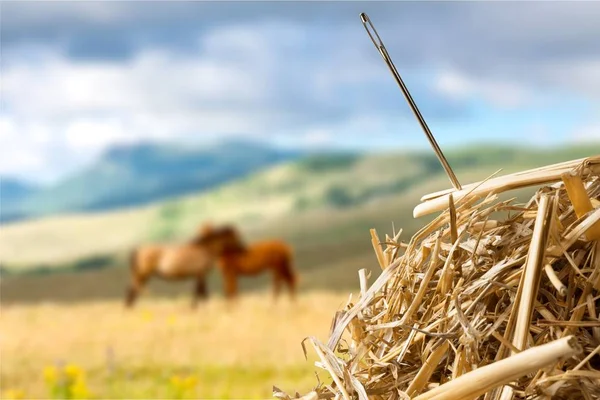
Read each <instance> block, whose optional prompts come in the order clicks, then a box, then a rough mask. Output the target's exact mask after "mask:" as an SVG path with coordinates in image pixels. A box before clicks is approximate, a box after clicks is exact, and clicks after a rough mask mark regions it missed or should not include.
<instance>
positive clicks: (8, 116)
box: [0, 24, 385, 179]
mask: <svg viewBox="0 0 600 400" xmlns="http://www.w3.org/2000/svg"><path fill="white" fill-rule="evenodd" d="M304 41H306V37H305V35H304V34H303V33H302V31H301V30H300V29H299V28H297V27H294V26H286V27H281V26H278V25H268V24H267V25H262V26H259V27H258V26H234V27H229V28H220V29H217V30H215V31H212V32H211V33H209V34H207V35H205V36H203V37H201V38H200V39H199V41H198V44H197V48H195V49H193V51H190V52H188V53H185V54H183V53H180V52H177V51H175V50H168V49H164V48H163V49H158V48H154V49H151V50H144V51H141V52H139V53H137V55H136V56H135V57H133V58H130V59H128V60H124V61H123V60H122V61H110V60H109V61H102V60H100V61H98V60H96V61H75V60H72V59H70V58H68V57H66V56H64V55H61V54H60V53H59V52H57V51H49V50H43V51H41V52H39V53H36V54H34V55H35V57H31V55H32V54H31V53H28V54H25V53H23V54H20V53H18V52H17V53H11V56H12V57H11V60H10V61H11V62H10V64H9V66H8V67H7V68H6V69H5V70H4V71H3V76H2V81H3V82H2V83H3V87H2V97H3V102H4V103H5V104H6V105H7V107H5V111H4V112H3V114H2V119H3V121H4V122H3V123H4V124H5V125H9V126H10V130H11V132H10V133H9V134H3V136H2V137H1V139H2V142H3V147H4V148H6V152H8V153H13V154H14V152H15V151H18V153H20V154H22V158H21V160H23V161H17V160H16V159H15V158H14V157H7V158H5V159H4V160H2V161H0V163H1V165H0V171H1V172H2V173H11V174H12V173H17V174H19V175H27V176H30V175H32V174H33V175H36V177H37V176H42V175H43V176H44V177H50V178H51V177H52V176H58V175H60V174H63V173H64V172H65V171H66V170H68V169H70V168H73V166H76V165H79V164H81V163H83V162H89V159H90V158H91V157H95V156H97V155H98V154H99V153H100V152H101V151H103V150H104V149H105V148H106V147H107V146H110V145H111V144H115V143H131V142H134V141H138V140H141V139H185V140H192V141H194V140H203V139H214V138H216V137H222V136H223V135H240V134H241V135H249V136H253V137H263V138H268V137H269V135H277V134H281V133H282V132H284V131H292V130H293V131H296V132H299V133H301V132H306V131H307V130H310V129H313V127H314V126H322V125H323V122H324V121H323V120H327V119H335V118H344V116H342V115H333V114H335V113H336V112H337V113H338V114H339V107H340V105H339V103H340V99H338V98H336V96H335V90H337V89H338V88H340V87H343V86H344V85H347V84H357V83H358V84H360V82H361V81H367V80H369V79H371V80H372V79H373V75H372V74H365V75H364V76H362V75H361V74H359V73H358V70H360V69H361V65H358V64H356V65H355V66H354V67H349V68H347V69H346V71H345V72H343V73H340V71H339V70H338V69H337V68H335V67H332V65H331V64H332V63H334V64H335V60H334V59H333V58H335V55H334V54H326V57H316V58H302V57H304V56H300V58H299V59H300V60H302V61H303V62H304V63H305V64H297V63H294V62H293V60H291V59H290V57H295V56H297V54H296V53H294V47H293V46H291V45H292V44H294V43H295V44H296V45H299V44H302V43H303V42H304ZM290 46H291V47H290ZM332 57H333V58H332ZM32 60H34V61H32ZM338 62H339V60H338ZM282 65H287V67H282ZM383 78H384V79H385V76H384V77H383ZM323 82H328V84H327V85H328V86H327V88H326V90H322V89H323ZM325 92H326V93H325ZM342 100H344V101H348V100H350V101H352V99H351V98H346V99H342ZM329 109H331V110H332V111H331V112H329V111H328V110H329ZM319 119H321V120H319ZM325 123H328V121H325ZM40 127H43V129H41V130H40ZM305 139H306V140H307V141H308V142H319V141H324V140H325V139H326V138H325V136H324V135H323V134H322V133H320V134H318V135H317V134H315V133H314V132H313V133H311V134H309V135H307V136H306V137H305ZM57 154H60V157H59V158H58V159H59V160H60V162H59V163H58V164H57V163H56V160H57ZM24 160H29V161H28V162H27V165H26V167H27V168H25V165H24V163H25V161H24ZM34 161H35V162H34ZM36 168H37V170H36ZM50 178H48V179H50Z"/></svg>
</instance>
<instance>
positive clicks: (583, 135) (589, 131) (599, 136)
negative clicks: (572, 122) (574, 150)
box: [572, 122, 600, 143]
mask: <svg viewBox="0 0 600 400" xmlns="http://www.w3.org/2000/svg"><path fill="white" fill-rule="evenodd" d="M572 137H573V140H574V141H576V142H584V143H585V142H592V141H594V142H595V141H599V140H600V122H597V123H590V124H589V125H583V126H579V127H577V128H576V129H575V130H574V131H573V133H572Z"/></svg>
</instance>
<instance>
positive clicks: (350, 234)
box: [0, 1, 600, 398]
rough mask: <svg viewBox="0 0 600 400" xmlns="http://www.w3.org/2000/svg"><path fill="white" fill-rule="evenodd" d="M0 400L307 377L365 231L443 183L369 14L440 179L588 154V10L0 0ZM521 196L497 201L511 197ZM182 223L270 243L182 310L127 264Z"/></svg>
mask: <svg viewBox="0 0 600 400" xmlns="http://www.w3.org/2000/svg"><path fill="white" fill-rule="evenodd" d="M0 7H1V8H0V17H1V21H0V22H1V24H0V25H1V26H0V33H1V42H0V44H1V55H2V57H1V83H2V85H1V111H0V139H1V146H0V174H1V180H0V200H1V204H0V206H1V207H0V222H1V229H0V262H1V266H0V268H1V272H2V277H1V283H0V290H1V294H0V295H1V301H2V315H1V317H0V321H1V324H2V333H3V334H2V338H1V342H0V346H1V347H0V350H1V351H2V365H1V386H2V396H3V398H61V397H65V396H70V397H80V398H182V397H187V398H269V397H270V395H271V388H272V385H273V384H275V385H276V386H278V387H280V388H281V389H284V390H286V391H288V392H292V393H293V392H294V391H296V390H298V391H299V392H301V393H302V392H306V391H308V390H310V389H311V388H312V387H313V386H314V385H316V383H317V381H316V379H315V377H314V374H313V372H312V371H313V369H314V368H313V367H312V364H311V362H310V361H311V360H312V358H311V357H312V356H309V361H305V359H304V355H303V353H302V349H301V346H300V342H301V341H302V339H303V338H304V337H306V336H308V335H314V336H317V337H318V338H320V339H325V338H326V336H327V333H328V329H329V326H330V322H331V319H332V317H333V315H334V313H335V311H336V310H338V309H339V308H340V307H342V306H343V305H344V303H345V301H346V300H347V298H348V295H349V294H350V293H354V296H356V294H357V291H358V275H357V271H358V270H359V269H361V268H367V269H368V270H369V271H371V273H372V275H371V282H372V281H373V280H374V279H375V278H376V276H377V273H378V269H379V266H378V264H377V261H376V257H375V255H374V253H373V248H372V245H371V240H370V234H369V229H370V228H376V229H377V231H378V232H379V236H380V238H382V239H383V238H384V237H385V234H390V235H391V234H392V232H393V231H394V230H396V231H397V230H399V229H400V228H402V229H404V231H403V234H402V236H401V240H404V241H408V240H409V239H410V237H411V235H412V234H413V233H414V232H415V231H416V230H417V229H418V228H419V227H421V226H423V224H425V223H427V222H428V220H429V219H428V218H427V217H424V218H420V219H418V220H415V219H413V218H412V209H413V208H414V206H416V205H417V204H418V202H419V198H420V197H421V196H422V195H424V194H426V193H429V192H432V191H436V190H441V189H446V188H449V187H450V182H449V181H448V178H447V177H446V175H445V174H444V172H443V170H442V168H441V166H440V164H439V163H438V161H437V159H436V157H435V155H434V153H433V152H432V150H431V148H430V147H429V143H428V142H427V140H426V138H425V137H424V135H423V133H422V131H421V130H420V127H419V125H418V123H417V121H416V120H415V119H414V117H413V115H412V113H411V111H410V109H409V107H408V105H407V104H406V101H405V100H404V98H403V96H402V94H401V92H400V90H399V88H398V87H397V85H396V83H395V81H394V79H393V78H392V76H391V75H390V73H389V71H388V69H387V67H386V65H385V64H384V62H383V61H382V59H381V57H380V55H379V54H378V52H377V50H376V49H375V48H374V46H373V44H372V43H371V41H370V40H369V37H368V36H367V34H366V32H365V30H364V28H363V26H362V24H361V21H360V19H359V13H360V12H366V13H367V14H368V15H369V16H370V18H371V19H372V21H373V23H374V25H375V27H376V28H377V30H378V32H379V34H380V35H381V37H382V39H383V41H384V43H385V44H386V47H387V49H388V51H389V53H390V55H391V57H392V59H393V60H394V62H395V64H396V67H397V68H398V70H399V71H400V73H401V75H402V77H403V79H404V81H405V83H406V85H407V86H408V88H409V90H410V91H411V93H412V95H413V97H414V99H415V101H416V103H417V104H418V105H419V108H420V110H421V112H422V113H423V115H424V117H425V119H426V120H427V122H428V124H429V126H430V128H431V130H432V131H433V133H434V134H435V136H436V138H437V140H438V142H439V144H440V146H441V147H442V149H443V150H444V151H445V153H446V155H447V158H448V160H449V162H450V164H451V165H452V167H453V168H454V170H455V172H456V174H457V176H458V179H459V180H460V181H461V183H463V184H466V183H470V182H474V181H477V180H480V179H483V178H485V177H487V176H488V175H490V174H491V173H493V172H495V171H497V170H498V169H499V168H502V169H503V170H502V173H510V172H515V171H519V170H523V169H529V168H534V167H539V166H543V165H547V164H551V163H555V162H560V161H567V160H571V159H575V158H580V157H585V156H590V155H594V154H598V153H600V151H599V150H600V112H599V111H600V47H599V46H598V41H599V40H600V39H599V38H600V26H599V25H598V23H597V21H598V20H600V3H593V2H580V3H566V2H547V3H522V4H519V3H514V2H506V3H484V2H443V3H442V2H439V3H438V2H422V3H417V2H377V3H361V2H323V3H320V2H288V1H281V2H251V1H244V2H220V3H217V2H171V3H166V2H141V1H136V2H108V1H106V2H92V1H85V2H67V1H63V2H2V3H1V4H0ZM528 193H530V192H528V191H521V192H519V193H518V196H520V197H522V198H525V197H527V195H528ZM206 221H211V222H214V223H221V222H228V223H233V224H235V225H236V226H237V227H238V228H239V229H240V231H241V232H242V235H243V238H244V240H246V241H247V242H248V243H252V242H254V241H258V240H261V239H267V238H275V239H278V240H283V241H285V242H287V243H289V244H290V245H291V246H292V247H293V249H294V252H295V263H296V269H297V270H298V272H299V275H300V295H299V298H298V300H297V302H296V303H291V302H290V301H289V300H288V299H287V298H285V297H284V298H282V299H280V300H279V301H278V302H277V303H273V301H272V298H271V295H270V290H271V288H270V285H271V276H270V275H269V274H262V275H257V276H254V277H247V278H242V279H241V280H240V284H241V289H242V290H241V293H242V296H241V298H240V301H239V303H238V304H237V305H236V306H235V307H233V308H231V307H228V306H227V304H226V302H225V301H224V300H223V289H222V284H223V282H222V279H221V277H220V274H219V272H218V270H215V271H213V273H212V274H211V275H210V277H209V281H210V284H209V293H210V296H211V297H210V300H209V301H208V302H207V303H206V304H203V305H202V306H201V307H200V308H199V309H197V310H194V311H192V310H191V309H190V307H189V300H190V297H191V294H192V290H193V282H192V281H189V282H185V281H183V282H178V283H175V282H166V281H161V280H159V279H156V280H153V281H152V282H150V285H149V287H148V288H147V289H146V291H145V292H144V293H143V294H142V296H141V298H140V300H139V303H138V305H137V306H136V308H134V309H132V310H129V311H125V310H123V307H122V300H123V297H124V294H125V288H126V286H127V284H128V283H129V267H128V261H127V257H128V255H129V252H130V251H131V249H132V248H134V247H135V246H138V245H140V244H146V243H157V242H161V243H182V242H184V241H187V240H189V238H190V237H191V236H192V235H193V234H194V233H195V232H196V230H197V228H198V226H199V225H200V224H202V223H204V222H206Z"/></svg>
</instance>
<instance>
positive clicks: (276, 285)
mask: <svg viewBox="0 0 600 400" xmlns="http://www.w3.org/2000/svg"><path fill="white" fill-rule="evenodd" d="M282 279H283V277H282V276H281V272H280V271H279V270H278V269H274V270H273V301H277V299H278V298H279V292H280V291H281V281H282Z"/></svg>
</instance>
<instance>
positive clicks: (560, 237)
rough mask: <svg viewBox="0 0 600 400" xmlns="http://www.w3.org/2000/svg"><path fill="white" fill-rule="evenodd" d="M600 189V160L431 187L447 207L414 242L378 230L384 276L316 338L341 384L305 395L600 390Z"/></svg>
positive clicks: (436, 207) (565, 395)
mask: <svg viewBox="0 0 600 400" xmlns="http://www.w3.org/2000/svg"><path fill="white" fill-rule="evenodd" d="M531 185H546V186H544V187H542V188H541V189H539V190H538V191H537V192H536V194H535V195H534V196H533V197H532V198H531V200H530V201H529V202H528V203H527V204H520V205H516V204H513V203H514V200H507V201H500V200H499V199H498V194H499V193H501V192H504V191H507V190H510V189H516V188H520V187H525V186H531ZM599 199H600V156H595V157H592V158H587V159H582V160H575V161H571V162H567V163H562V164H556V165H552V166H548V167H544V168H539V169H536V170H530V171H525V172H521V173H517V174H512V175H507V176H503V177H498V178H494V179H488V180H486V181H484V182H480V183H477V184H473V185H469V186H466V187H464V188H463V189H462V190H460V191H445V192H440V193H434V194H431V195H428V196H424V197H423V198H422V200H423V203H421V204H420V205H419V206H417V207H416V208H415V215H416V216H420V215H425V214H428V213H432V212H435V211H442V213H441V214H440V215H439V216H438V217H437V218H435V220H433V222H431V223H430V224H429V225H427V226H425V227H424V228H423V229H421V230H420V231H419V232H418V233H417V234H416V235H415V236H413V237H412V239H411V240H410V242H409V243H408V244H404V243H402V242H401V241H400V239H399V238H400V233H398V234H396V235H394V237H393V238H390V237H388V238H387V240H386V241H385V242H384V243H383V244H381V243H379V239H378V238H377V233H376V232H374V231H372V232H371V233H372V236H373V238H374V247H375V252H376V255H377V260H378V261H379V264H380V266H381V268H382V269H383V271H382V273H381V275H380V276H379V278H378V279H377V280H376V281H375V282H374V283H373V284H372V285H371V287H370V288H367V276H366V272H365V270H361V271H360V273H359V278H360V286H361V292H360V296H359V299H358V300H357V301H356V303H352V301H351V299H352V297H351V298H350V300H349V301H348V304H347V305H346V307H345V308H344V311H340V312H338V313H337V314H336V316H335V318H334V320H333V324H332V329H331V333H330V337H329V340H328V342H327V344H322V343H320V342H319V341H318V340H317V339H316V338H314V337H309V338H307V339H306V340H305V342H309V343H310V344H312V346H313V347H314V350H315V351H316V354H317V355H318V356H319V358H320V361H319V362H317V363H316V365H317V367H319V368H322V369H324V370H326V371H328V373H329V374H330V375H331V378H332V381H331V382H329V383H319V384H318V385H317V387H316V388H315V389H314V391H312V392H310V393H308V394H306V395H304V396H302V398H304V399H318V398H336V399H356V398H358V399H367V398H368V399H416V400H429V399H432V400H433V399H435V400H439V399H456V400H458V399H461V400H466V399H477V398H481V399H485V400H498V399H502V400H506V399H523V398H528V399H550V398H552V399H554V398H556V399H599V398H600V320H599V314H600V241H599V239H600V201H599ZM382 246H385V247H386V248H385V249H383V248H382ZM274 396H275V397H279V398H282V399H290V398H291V397H289V396H288V395H287V394H285V393H284V392H282V391H281V390H279V389H277V388H276V387H274ZM295 397H296V398H298V397H300V395H298V394H296V396H295Z"/></svg>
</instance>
